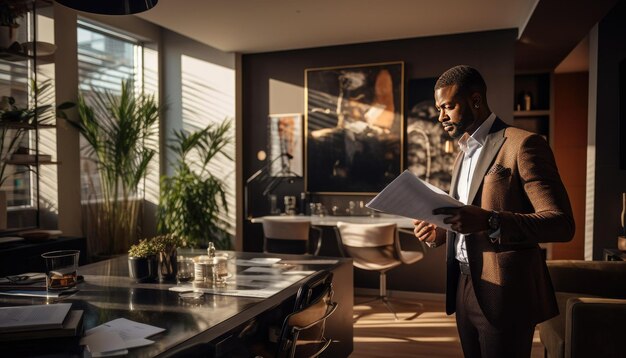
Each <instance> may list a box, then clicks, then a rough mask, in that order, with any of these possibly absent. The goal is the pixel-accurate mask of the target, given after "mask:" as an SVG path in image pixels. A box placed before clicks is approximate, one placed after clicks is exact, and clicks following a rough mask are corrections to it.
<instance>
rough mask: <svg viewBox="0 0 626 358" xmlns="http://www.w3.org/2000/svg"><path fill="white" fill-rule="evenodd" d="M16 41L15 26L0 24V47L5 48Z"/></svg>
mask: <svg viewBox="0 0 626 358" xmlns="http://www.w3.org/2000/svg"><path fill="white" fill-rule="evenodd" d="M16 41H17V28H15V27H12V26H0V49H2V50H6V49H8V48H9V47H11V45H13V43H14V42H16Z"/></svg>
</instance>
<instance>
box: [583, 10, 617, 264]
mask: <svg viewBox="0 0 626 358" xmlns="http://www.w3.org/2000/svg"><path fill="white" fill-rule="evenodd" d="M625 18H626V2H624V1H621V2H619V3H618V4H617V5H616V6H615V8H613V10H611V12H610V13H609V14H608V15H607V16H606V17H605V18H604V19H603V20H602V21H601V22H600V23H599V27H598V52H597V56H598V57H597V95H596V96H597V97H596V98H597V100H596V108H597V109H596V135H595V145H596V155H595V185H594V184H592V185H594V186H595V205H594V206H595V210H594V217H593V227H594V230H593V258H594V260H599V259H602V250H603V249H605V248H613V249H614V248H616V243H617V236H618V235H619V228H620V213H621V211H622V206H621V193H623V192H626V168H624V169H622V170H620V167H619V159H620V153H619V148H620V138H619V133H620V125H621V126H624V125H626V123H625V121H624V120H622V122H621V124H620V111H621V112H622V113H624V111H626V108H625V107H626V103H625V104H623V105H622V108H620V101H619V93H620V91H626V83H622V84H621V88H620V83H619V78H620V76H619V65H620V62H622V61H624V59H626V41H625V40H624V39H626V24H625V23H624V19H625ZM625 140H626V138H622V141H625ZM621 144H622V148H624V144H625V143H623V142H622V143H621ZM589 164H593V162H591V161H590V162H589ZM587 185H589V183H588V184H587ZM580 229H582V228H580Z"/></svg>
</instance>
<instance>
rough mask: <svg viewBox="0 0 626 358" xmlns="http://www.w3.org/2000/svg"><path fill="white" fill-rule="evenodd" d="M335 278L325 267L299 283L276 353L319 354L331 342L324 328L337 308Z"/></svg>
mask: <svg viewBox="0 0 626 358" xmlns="http://www.w3.org/2000/svg"><path fill="white" fill-rule="evenodd" d="M332 279H333V274H332V273H331V272H330V271H322V272H320V273H318V274H316V275H315V276H313V277H312V278H310V279H309V280H307V282H305V283H304V284H303V285H302V286H301V287H300V289H299V290H298V294H297V295H296V301H295V305H294V311H293V312H292V313H290V314H289V315H287V317H286V318H285V320H284V322H283V326H282V329H281V334H280V339H279V340H278V346H277V351H276V357H290V358H293V357H317V356H319V355H320V354H322V352H324V351H325V350H326V349H327V348H328V347H329V346H330V344H331V340H330V339H328V338H326V337H325V336H324V331H325V328H326V319H327V318H328V317H330V316H331V315H332V314H333V313H334V312H335V311H336V310H337V303H336V302H332V297H333V286H332Z"/></svg>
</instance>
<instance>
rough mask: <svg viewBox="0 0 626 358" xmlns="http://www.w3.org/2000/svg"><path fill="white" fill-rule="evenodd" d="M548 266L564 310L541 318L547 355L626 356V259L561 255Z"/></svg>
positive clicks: (540, 328) (558, 299)
mask: <svg viewBox="0 0 626 358" xmlns="http://www.w3.org/2000/svg"><path fill="white" fill-rule="evenodd" d="M548 270H549V271H550V277H551V278H552V283H553V285H554V289H555V291H556V296H557V301H558V304H559V311H560V314H559V315H558V316H556V317H554V318H552V319H550V320H548V321H545V322H543V323H541V324H539V335H540V339H541V343H542V344H543V345H544V347H545V355H546V357H549V358H561V357H568V358H570V357H572V358H573V357H621V356H623V352H624V343H623V341H622V339H624V337H625V335H626V262H610V261H582V260H555V261H548Z"/></svg>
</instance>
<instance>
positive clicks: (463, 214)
mask: <svg viewBox="0 0 626 358" xmlns="http://www.w3.org/2000/svg"><path fill="white" fill-rule="evenodd" d="M433 215H449V216H448V217H446V218H444V219H443V222H444V223H446V224H450V227H451V228H452V230H454V231H456V232H458V233H461V234H472V233H475V232H479V231H485V230H488V229H489V215H491V213H490V212H489V211H487V210H485V209H482V208H480V207H478V206H474V205H465V206H461V207H458V208H437V209H435V210H433Z"/></svg>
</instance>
